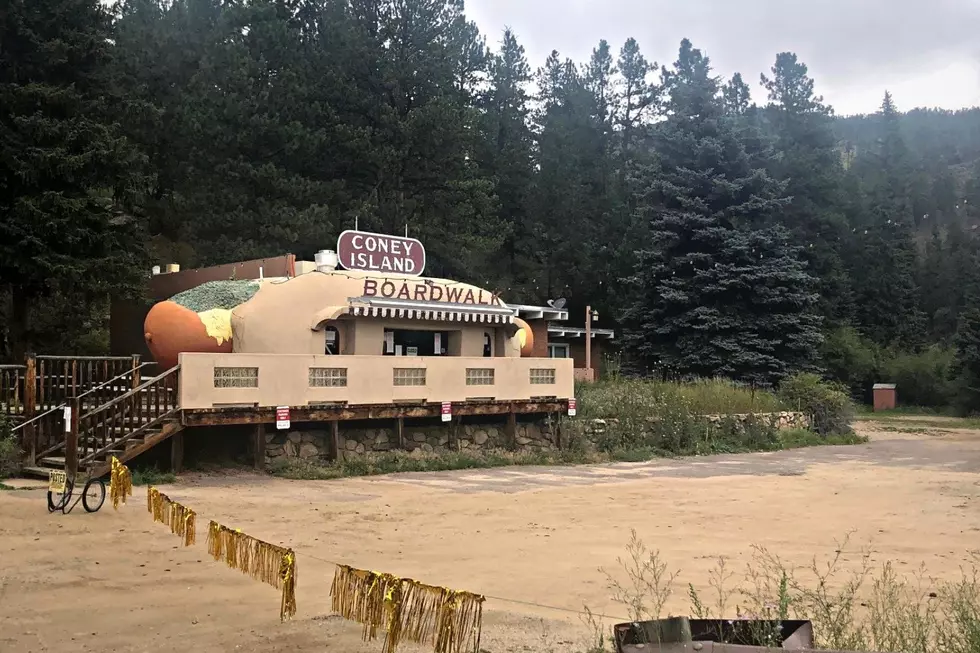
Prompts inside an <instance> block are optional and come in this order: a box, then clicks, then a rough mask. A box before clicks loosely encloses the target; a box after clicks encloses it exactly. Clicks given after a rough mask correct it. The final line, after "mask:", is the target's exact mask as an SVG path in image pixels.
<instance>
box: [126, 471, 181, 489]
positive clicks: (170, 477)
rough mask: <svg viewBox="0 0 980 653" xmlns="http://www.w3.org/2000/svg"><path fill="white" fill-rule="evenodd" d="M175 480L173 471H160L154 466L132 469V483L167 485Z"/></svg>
mask: <svg viewBox="0 0 980 653" xmlns="http://www.w3.org/2000/svg"><path fill="white" fill-rule="evenodd" d="M176 481H177V475H176V474H174V473H173V472H161V471H160V470H158V469H157V468H156V467H144V468H141V469H134V470H133V485H168V484H170V483H175V482H176Z"/></svg>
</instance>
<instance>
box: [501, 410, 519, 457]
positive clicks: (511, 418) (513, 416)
mask: <svg viewBox="0 0 980 653" xmlns="http://www.w3.org/2000/svg"><path fill="white" fill-rule="evenodd" d="M504 432H505V433H506V435H507V446H509V447H510V448H511V449H516V448H517V413H516V412H515V411H514V405H513V404H511V406H510V412H509V413H507V427H506V428H505V430H504Z"/></svg>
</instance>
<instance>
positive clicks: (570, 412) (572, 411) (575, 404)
mask: <svg viewBox="0 0 980 653" xmlns="http://www.w3.org/2000/svg"><path fill="white" fill-rule="evenodd" d="M577 407H578V402H577V401H575V400H574V399H569V400H568V416H569V417H575V409H576V408H577Z"/></svg>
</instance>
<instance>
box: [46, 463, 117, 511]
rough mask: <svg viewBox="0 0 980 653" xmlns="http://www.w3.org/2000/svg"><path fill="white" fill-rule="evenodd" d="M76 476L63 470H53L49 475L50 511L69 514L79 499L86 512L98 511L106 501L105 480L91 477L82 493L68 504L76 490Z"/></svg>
mask: <svg viewBox="0 0 980 653" xmlns="http://www.w3.org/2000/svg"><path fill="white" fill-rule="evenodd" d="M75 481H76V477H75V476H74V475H73V476H72V478H68V473H67V472H63V471H61V470H55V471H52V472H51V473H50V474H49V476H48V512H58V511H61V514H63V515H67V514H68V513H70V512H71V511H72V510H74V509H75V506H77V505H78V503H79V501H80V502H81V503H82V507H83V508H85V512H98V511H99V509H101V508H102V504H104V503H105V494H106V492H105V481H104V480H102V479H101V478H89V479H88V480H87V481H85V485H84V486H83V487H82V494H81V496H79V497H78V498H76V499H75V502H74V503H72V504H71V505H70V506H69V505H68V504H69V502H70V501H71V499H72V495H73V494H74V491H75Z"/></svg>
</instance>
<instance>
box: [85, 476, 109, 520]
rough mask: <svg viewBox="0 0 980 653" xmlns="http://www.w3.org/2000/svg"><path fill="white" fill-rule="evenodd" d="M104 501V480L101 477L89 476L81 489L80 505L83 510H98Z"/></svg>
mask: <svg viewBox="0 0 980 653" xmlns="http://www.w3.org/2000/svg"><path fill="white" fill-rule="evenodd" d="M103 503H105V481H103V480H102V479H101V478H90V479H89V480H88V483H86V484H85V489H84V490H82V506H83V507H84V508H85V512H98V510H99V508H101V507H102V504H103Z"/></svg>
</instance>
